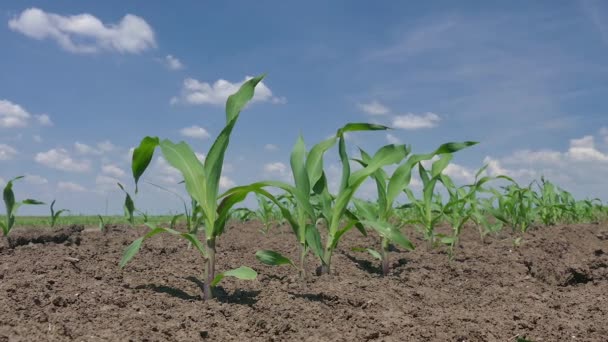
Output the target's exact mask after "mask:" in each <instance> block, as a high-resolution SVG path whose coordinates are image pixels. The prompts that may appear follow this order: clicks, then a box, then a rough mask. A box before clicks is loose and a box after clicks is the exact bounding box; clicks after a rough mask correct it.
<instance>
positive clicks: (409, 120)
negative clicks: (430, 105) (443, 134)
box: [393, 112, 441, 130]
mask: <svg viewBox="0 0 608 342" xmlns="http://www.w3.org/2000/svg"><path fill="white" fill-rule="evenodd" d="M440 120H441V119H440V118H439V115H437V114H435V113H430V112H428V113H424V114H422V115H416V114H412V113H408V114H405V115H398V116H396V117H395V118H394V119H393V127H395V128H401V129H408V130H414V129H420V128H433V127H435V126H437V124H438V123H439V121H440Z"/></svg>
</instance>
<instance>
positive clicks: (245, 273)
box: [210, 266, 258, 287]
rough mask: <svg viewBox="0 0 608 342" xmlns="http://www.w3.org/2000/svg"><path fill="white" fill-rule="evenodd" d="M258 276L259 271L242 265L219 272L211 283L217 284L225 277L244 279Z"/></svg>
mask: <svg viewBox="0 0 608 342" xmlns="http://www.w3.org/2000/svg"><path fill="white" fill-rule="evenodd" d="M257 276H258V273H257V272H256V271H254V270H253V269H252V268H250V267H247V266H241V267H239V268H235V269H233V270H230V271H226V272H222V273H219V274H218V275H216V276H215V278H214V279H213V281H212V282H211V284H210V285H211V286H212V287H214V286H216V285H217V284H219V282H220V281H222V279H224V277H235V278H237V279H242V280H254V279H255V278H257Z"/></svg>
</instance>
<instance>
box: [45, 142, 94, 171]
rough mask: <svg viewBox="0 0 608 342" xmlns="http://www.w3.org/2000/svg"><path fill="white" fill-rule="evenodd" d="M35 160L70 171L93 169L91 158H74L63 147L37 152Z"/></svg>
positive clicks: (54, 167)
mask: <svg viewBox="0 0 608 342" xmlns="http://www.w3.org/2000/svg"><path fill="white" fill-rule="evenodd" d="M34 160H35V161H36V162H38V163H40V164H42V165H44V166H47V167H50V168H53V169H57V170H63V171H69V172H86V171H89V170H90V169H91V162H90V161H89V160H74V159H72V157H71V156H70V155H69V153H68V151H66V150H65V149H62V148H59V149H51V150H49V151H47V152H40V153H37V154H36V157H35V158H34Z"/></svg>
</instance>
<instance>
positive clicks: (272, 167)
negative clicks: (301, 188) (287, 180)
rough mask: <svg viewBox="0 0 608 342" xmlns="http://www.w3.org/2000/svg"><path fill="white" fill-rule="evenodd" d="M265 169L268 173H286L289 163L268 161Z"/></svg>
mask: <svg viewBox="0 0 608 342" xmlns="http://www.w3.org/2000/svg"><path fill="white" fill-rule="evenodd" d="M264 171H266V172H268V173H275V174H284V173H285V172H287V165H285V164H284V163H281V162H274V163H268V164H266V165H264Z"/></svg>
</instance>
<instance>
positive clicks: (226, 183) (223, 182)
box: [220, 176, 236, 189]
mask: <svg viewBox="0 0 608 342" xmlns="http://www.w3.org/2000/svg"><path fill="white" fill-rule="evenodd" d="M233 186H236V183H235V182H234V181H233V180H232V179H230V178H228V177H226V176H220V189H229V188H232V187H233Z"/></svg>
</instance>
